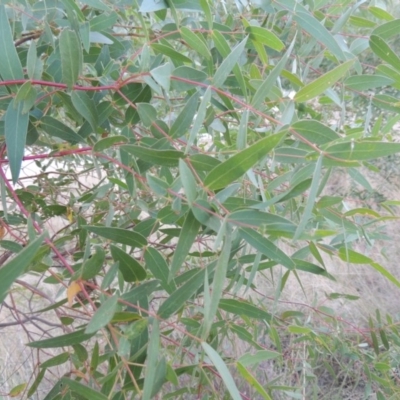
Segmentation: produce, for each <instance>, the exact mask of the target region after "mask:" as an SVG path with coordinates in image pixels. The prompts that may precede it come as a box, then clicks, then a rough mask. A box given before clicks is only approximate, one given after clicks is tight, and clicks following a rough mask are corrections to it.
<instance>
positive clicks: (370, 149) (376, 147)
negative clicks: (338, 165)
mask: <svg viewBox="0 0 400 400" xmlns="http://www.w3.org/2000/svg"><path fill="white" fill-rule="evenodd" d="M399 152H400V143H385V142H370V141H365V142H346V143H338V144H334V145H332V146H329V147H328V148H327V149H326V154H327V158H326V159H325V160H324V165H330V164H331V163H332V164H334V163H335V159H340V160H344V161H367V160H374V159H376V158H380V157H386V156H390V155H393V154H396V153H399ZM329 157H331V158H329Z"/></svg>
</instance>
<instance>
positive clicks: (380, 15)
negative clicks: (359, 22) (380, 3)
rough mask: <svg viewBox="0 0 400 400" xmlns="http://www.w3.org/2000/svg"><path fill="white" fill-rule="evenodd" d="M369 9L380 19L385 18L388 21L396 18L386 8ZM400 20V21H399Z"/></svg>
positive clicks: (371, 7)
mask: <svg viewBox="0 0 400 400" xmlns="http://www.w3.org/2000/svg"><path fill="white" fill-rule="evenodd" d="M368 11H369V12H370V13H371V14H372V15H373V16H374V17H377V18H379V19H384V20H386V21H392V20H393V19H394V18H393V17H392V16H391V15H390V14H389V13H388V12H387V11H385V10H383V9H382V8H380V7H373V6H370V7H368ZM399 22H400V21H399Z"/></svg>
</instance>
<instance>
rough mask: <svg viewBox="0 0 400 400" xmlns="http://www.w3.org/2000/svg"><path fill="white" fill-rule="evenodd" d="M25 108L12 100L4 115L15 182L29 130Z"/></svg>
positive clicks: (7, 143)
mask: <svg viewBox="0 0 400 400" xmlns="http://www.w3.org/2000/svg"><path fill="white" fill-rule="evenodd" d="M0 58H2V57H0ZM23 109H24V103H23V102H20V103H18V104H17V105H16V104H15V100H11V101H10V104H9V105H8V107H7V111H6V115H5V117H4V119H5V123H4V130H5V137H6V145H7V155H8V160H9V163H10V169H11V176H12V180H13V183H14V184H15V183H16V182H17V180H18V177H19V173H20V169H21V164H22V158H23V157H24V150H25V142H26V135H27V132H28V122H29V114H27V113H23Z"/></svg>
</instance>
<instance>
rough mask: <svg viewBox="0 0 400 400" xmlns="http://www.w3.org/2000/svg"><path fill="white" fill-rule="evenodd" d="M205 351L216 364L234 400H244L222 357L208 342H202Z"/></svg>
mask: <svg viewBox="0 0 400 400" xmlns="http://www.w3.org/2000/svg"><path fill="white" fill-rule="evenodd" d="M201 345H202V346H203V349H204V351H205V352H206V354H207V356H208V357H209V358H210V360H211V362H212V363H213V364H214V366H215V368H216V370H217V371H218V372H219V374H220V375H221V378H222V380H223V381H224V383H225V386H226V388H227V389H228V391H229V393H230V395H231V396H232V399H233V400H242V395H241V394H240V392H239V390H238V388H237V386H236V383H235V381H234V380H233V377H232V375H231V373H230V372H229V369H228V367H227V366H226V364H225V363H224V361H223V360H222V358H221V356H220V355H219V354H218V353H217V352H216V351H215V350H214V349H213V348H212V347H211V346H210V345H209V344H208V343H206V342H201Z"/></svg>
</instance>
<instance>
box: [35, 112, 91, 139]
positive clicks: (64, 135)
mask: <svg viewBox="0 0 400 400" xmlns="http://www.w3.org/2000/svg"><path fill="white" fill-rule="evenodd" d="M40 127H41V128H42V129H43V130H44V131H45V132H46V133H47V134H48V135H50V136H55V137H58V138H60V139H63V140H65V141H66V142H69V143H80V142H83V141H84V140H83V138H82V136H80V135H78V134H77V133H75V132H74V131H73V130H72V129H71V128H70V127H68V126H67V125H64V124H63V123H62V122H60V121H58V120H56V119H55V118H53V117H49V116H46V117H43V118H42V119H41V120H40Z"/></svg>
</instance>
